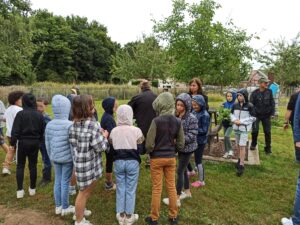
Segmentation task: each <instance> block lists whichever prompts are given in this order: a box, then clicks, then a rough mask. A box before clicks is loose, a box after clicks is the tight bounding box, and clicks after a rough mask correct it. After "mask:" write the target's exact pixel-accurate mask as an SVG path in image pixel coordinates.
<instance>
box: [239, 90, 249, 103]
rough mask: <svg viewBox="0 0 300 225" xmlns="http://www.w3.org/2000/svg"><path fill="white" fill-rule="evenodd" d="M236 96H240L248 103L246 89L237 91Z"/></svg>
mask: <svg viewBox="0 0 300 225" xmlns="http://www.w3.org/2000/svg"><path fill="white" fill-rule="evenodd" d="M238 94H242V95H243V96H244V98H245V102H249V99H248V91H247V89H245V88H242V89H240V90H238V92H237V95H238Z"/></svg>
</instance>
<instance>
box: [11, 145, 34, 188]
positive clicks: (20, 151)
mask: <svg viewBox="0 0 300 225" xmlns="http://www.w3.org/2000/svg"><path fill="white" fill-rule="evenodd" d="M39 147H40V143H39V141H38V140H22V141H18V143H17V172H16V178H17V186H18V191H20V190H23V180H24V169H25V164H26V158H28V162H29V163H28V167H29V174H30V188H31V189H35V188H36V178H37V162H38V153H39Z"/></svg>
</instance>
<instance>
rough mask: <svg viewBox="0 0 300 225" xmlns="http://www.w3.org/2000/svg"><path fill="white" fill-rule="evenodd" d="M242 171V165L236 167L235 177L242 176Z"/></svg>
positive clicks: (243, 168)
mask: <svg viewBox="0 0 300 225" xmlns="http://www.w3.org/2000/svg"><path fill="white" fill-rule="evenodd" d="M244 170H245V167H244V166H242V165H239V167H238V169H237V172H236V175H237V176H238V177H240V176H242V175H243V173H244Z"/></svg>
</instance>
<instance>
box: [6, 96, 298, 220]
mask: <svg viewBox="0 0 300 225" xmlns="http://www.w3.org/2000/svg"><path fill="white" fill-rule="evenodd" d="M212 101H213V102H212ZM221 101H222V98H221V99H220V98H213V100H210V106H211V107H213V106H219V105H220V103H221ZM120 103H125V101H120ZM97 108H98V113H99V118H100V117H101V114H102V110H100V102H97ZM48 111H51V108H50V107H49V109H48ZM284 112H285V107H284V106H281V107H280V115H281V117H280V118H281V119H282V117H283V114H284ZM263 142H264V139H263V134H262V132H261V133H260V135H259V149H260V159H261V165H260V166H246V170H245V174H244V176H243V177H240V178H239V177H237V176H236V175H235V168H234V165H233V164H229V163H221V162H212V161H205V162H204V166H205V171H206V180H205V181H206V184H207V185H206V186H205V187H204V188H202V189H192V194H193V197H192V199H187V200H185V201H183V204H182V207H181V208H180V213H179V215H180V224H184V225H199V224H203V225H209V224H215V225H237V224H240V225H276V224H280V219H281V217H283V216H289V215H291V214H292V209H293V202H294V193H295V186H296V180H297V176H298V167H297V165H296V164H295V163H294V148H293V139H292V133H291V130H288V131H287V132H284V131H283V129H282V128H281V127H272V146H273V154H272V155H271V156H266V155H265V154H264V151H263ZM104 158H105V157H104ZM3 159H4V154H3V152H1V153H0V161H3ZM38 168H39V177H38V181H39V180H40V178H41V171H42V161H41V160H39V164H38ZM12 171H13V174H12V175H11V176H8V177H3V176H0V205H5V206H7V207H14V208H31V209H35V210H40V211H43V212H48V214H49V216H54V215H53V214H54V207H55V206H54V198H53V184H51V185H49V186H47V187H45V188H43V189H37V195H36V196H35V197H33V198H30V197H28V193H26V196H25V198H24V199H22V200H17V199H16V181H15V165H13V166H12ZM28 180H29V175H28V171H27V169H26V175H25V184H24V189H25V190H26V191H27V187H28V184H29V181H28ZM165 196H166V193H165V192H164V193H163V194H162V197H165ZM70 201H71V203H72V204H74V197H72V198H71V199H70ZM150 203H151V180H150V171H149V169H146V168H145V166H144V163H142V164H141V171H140V178H139V184H138V191H137V201H136V213H138V214H139V216H140V219H139V221H138V222H137V223H136V224H139V225H143V224H145V223H144V218H145V217H146V216H147V215H148V213H149V211H150ZM88 208H89V209H91V210H92V211H93V214H92V216H91V217H90V218H88V219H89V220H90V221H91V222H92V223H93V224H97V225H112V224H117V222H116V220H115V193H114V192H106V191H105V190H104V178H102V179H101V180H100V181H99V182H98V186H97V188H96V190H95V192H94V194H93V195H92V197H91V198H90V200H89V201H88ZM167 215H168V209H167V207H166V206H165V205H163V204H162V206H161V219H160V221H159V222H160V224H163V225H165V224H168V222H167ZM64 220H65V222H66V224H73V222H72V219H71V217H67V218H65V219H64Z"/></svg>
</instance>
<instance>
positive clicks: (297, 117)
mask: <svg viewBox="0 0 300 225" xmlns="http://www.w3.org/2000/svg"><path fill="white" fill-rule="evenodd" d="M293 124H294V126H293V134H294V142H295V143H296V142H300V94H299V95H298V98H297V101H296V107H295V110H294V123H293Z"/></svg>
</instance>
